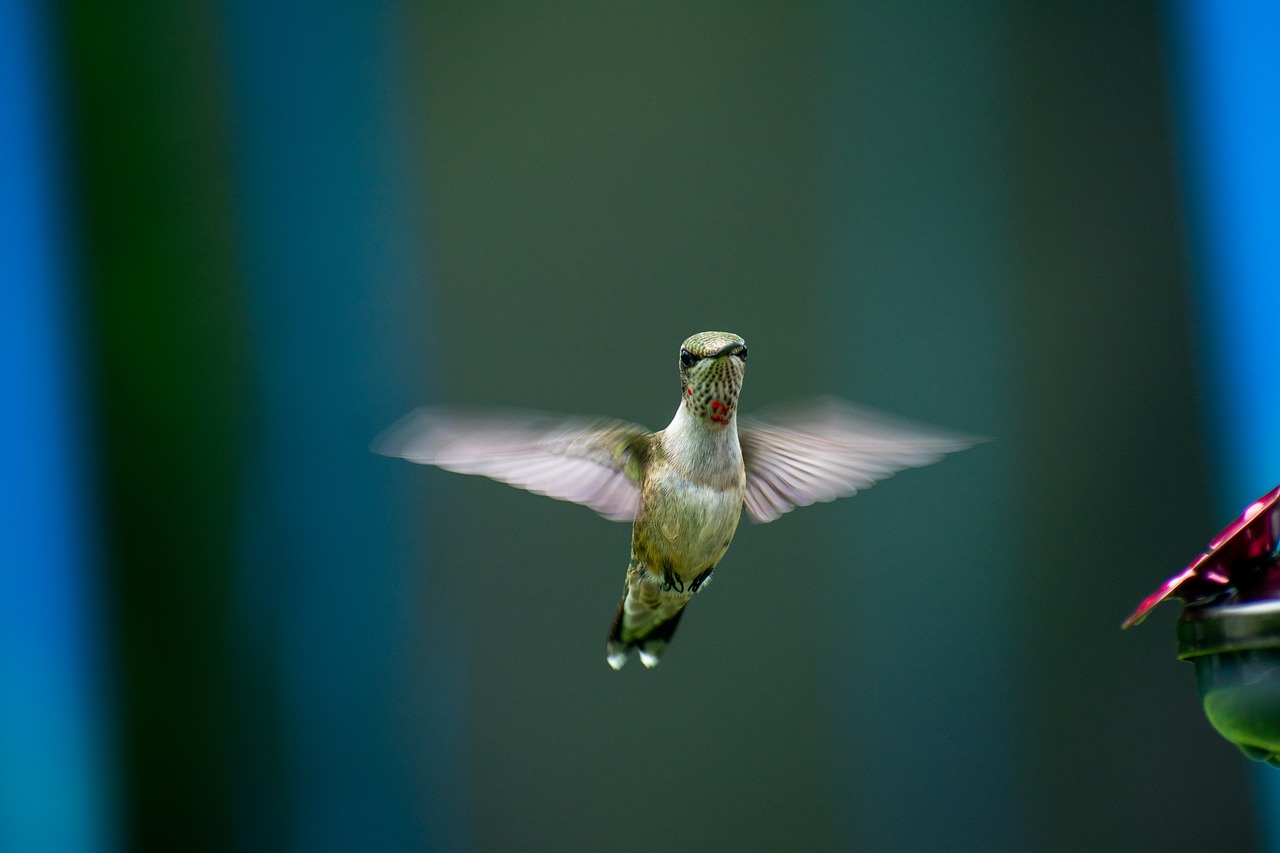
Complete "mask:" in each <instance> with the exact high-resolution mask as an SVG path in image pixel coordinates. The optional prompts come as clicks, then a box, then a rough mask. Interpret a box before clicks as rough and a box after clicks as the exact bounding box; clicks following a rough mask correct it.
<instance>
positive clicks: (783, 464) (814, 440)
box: [738, 398, 982, 521]
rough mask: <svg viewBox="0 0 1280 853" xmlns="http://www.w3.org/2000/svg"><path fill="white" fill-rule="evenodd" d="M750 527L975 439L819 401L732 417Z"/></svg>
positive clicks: (852, 490)
mask: <svg viewBox="0 0 1280 853" xmlns="http://www.w3.org/2000/svg"><path fill="white" fill-rule="evenodd" d="M738 439H739V441H740V442H741V444H742V457H743V461H744V462H745V463H746V467H747V490H746V495H745V496H744V498H743V503H744V505H745V506H746V509H747V513H748V514H749V515H750V516H751V519H752V520H753V521H773V520H774V519H775V518H778V517H779V516H781V515H782V514H783V513H786V512H790V511H791V510H793V509H795V508H796V507H798V506H808V505H809V504H812V503H819V502H822V501H830V500H835V499H836V498H839V497H846V496H848V495H852V494H854V493H855V492H857V491H858V490H859V489H865V488H867V487H868V486H870V485H871V484H872V483H874V482H876V481H877V480H883V479H884V478H885V477H888V476H889V475H891V474H893V473H894V472H896V471H901V470H903V469H904V468H918V467H920V466H922V465H928V464H930V463H932V462H937V461H938V460H939V459H941V458H942V456H943V455H944V454H946V453H952V452H954V451H957V450H964V449H965V448H966V447H970V446H971V445H973V444H975V443H977V442H978V441H981V440H982V439H978V438H973V437H970V436H963V435H957V434H954V433H951V434H949V433H944V432H940V431H935V430H932V429H930V428H929V427H924V426H919V425H917V424H913V423H910V422H908V421H901V420H896V419H892V418H889V417H887V416H885V415H881V414H879V413H877V412H872V411H870V410H868V409H860V408H857V407H855V406H851V405H849V404H847V403H843V402H841V401H839V400H834V399H830V398H824V399H820V400H816V401H814V402H811V403H808V404H803V405H801V406H797V407H788V408H785V409H779V410H776V412H775V413H772V414H770V413H766V414H764V415H762V416H761V417H759V418H747V417H740V418H739V429H738Z"/></svg>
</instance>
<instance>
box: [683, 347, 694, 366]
mask: <svg viewBox="0 0 1280 853" xmlns="http://www.w3.org/2000/svg"><path fill="white" fill-rule="evenodd" d="M695 361H698V356H696V355H694V354H693V353H691V352H689V351H688V350H687V349H682V350H680V364H681V365H683V366H685V367H692V366H693V363H694V362H695Z"/></svg>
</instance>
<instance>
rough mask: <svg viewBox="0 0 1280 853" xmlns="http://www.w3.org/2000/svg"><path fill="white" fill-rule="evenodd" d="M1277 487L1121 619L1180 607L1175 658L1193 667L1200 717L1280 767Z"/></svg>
mask: <svg viewBox="0 0 1280 853" xmlns="http://www.w3.org/2000/svg"><path fill="white" fill-rule="evenodd" d="M1278 549H1280V486H1277V487H1276V488H1274V489H1272V490H1271V491H1270V492H1268V493H1267V494H1265V495H1263V496H1262V497H1260V498H1258V499H1257V500H1256V501H1254V502H1253V503H1251V504H1250V505H1249V506H1248V508H1246V509H1245V511H1244V512H1243V513H1242V514H1241V515H1240V517H1239V518H1237V519H1236V520H1235V521H1233V522H1232V523H1231V524H1230V525H1229V526H1228V527H1227V529H1226V530H1223V531H1222V532H1221V533H1219V534H1218V536H1217V537H1216V538H1215V539H1214V540H1213V541H1212V542H1210V543H1209V550H1208V551H1207V552H1205V553H1204V554H1201V555H1200V557H1199V558H1198V559H1197V560H1196V561H1195V562H1193V563H1192V564H1191V565H1189V566H1187V567H1186V568H1185V569H1183V570H1182V571H1181V572H1180V573H1178V574H1177V575H1174V576H1173V577H1172V578H1170V579H1169V580H1168V581H1166V582H1165V583H1164V585H1163V586H1161V587H1160V588H1159V589H1158V590H1156V591H1155V592H1154V593H1152V594H1151V595H1150V596H1148V597H1147V599H1146V600H1145V601H1143V602H1142V604H1140V605H1139V606H1138V609H1137V610H1135V611H1134V613H1133V615H1132V616H1130V617H1129V618H1128V619H1126V620H1125V621H1124V625H1123V627H1125V628H1128V627H1130V626H1131V625H1136V624H1138V623H1139V622H1141V621H1142V620H1143V619H1144V618H1146V615H1147V613H1148V611H1150V610H1151V609H1152V608H1153V607H1155V606H1156V605H1157V604H1159V603H1160V602H1162V601H1164V600H1165V599H1166V598H1178V599H1181V600H1182V602H1183V608H1182V614H1181V615H1180V616H1179V617H1178V623H1177V631H1178V657H1179V659H1181V660H1184V661H1188V662H1189V663H1191V664H1192V665H1194V666H1195V672H1196V686H1197V688H1198V689H1199V691H1200V698H1201V700H1202V701H1203V703H1204V713H1205V716H1206V717H1208V718H1209V722H1210V723H1212V724H1213V727H1214V728H1215V729H1217V730H1218V733H1219V734H1221V735H1222V736H1223V737H1225V738H1226V739H1227V740H1229V741H1231V742H1232V743H1234V744H1235V745H1236V746H1238V747H1239V748H1240V751H1241V752H1243V753H1244V754H1245V755H1247V756H1248V757H1249V758H1252V759H1254V760H1256V761H1265V762H1267V763H1268V764H1271V765H1272V766H1276V767H1280V550H1278Z"/></svg>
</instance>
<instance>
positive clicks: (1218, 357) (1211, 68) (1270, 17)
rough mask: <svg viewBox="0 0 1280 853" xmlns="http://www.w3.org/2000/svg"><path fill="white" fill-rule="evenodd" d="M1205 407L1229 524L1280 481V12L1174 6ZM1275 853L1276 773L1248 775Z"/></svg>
mask: <svg viewBox="0 0 1280 853" xmlns="http://www.w3.org/2000/svg"><path fill="white" fill-rule="evenodd" d="M1174 10H1175V15H1174V33H1173V37H1174V41H1175V44H1176V48H1177V49H1176V55H1177V57H1178V59H1179V60H1180V65H1179V75H1178V76H1179V80H1178V82H1179V84H1180V86H1181V95H1182V97H1181V106H1182V125H1183V139H1184V146H1183V147H1184V149H1185V150H1186V152H1187V154H1188V157H1187V163H1186V167H1187V169H1186V172H1187V183H1188V189H1189V192H1188V197H1189V199H1190V202H1191V211H1192V213H1191V225H1192V230H1193V245H1194V247H1195V252H1196V260H1197V268H1198V272H1199V288H1198V294H1197V296H1198V299H1199V301H1200V304H1201V308H1202V312H1201V313H1202V320H1203V330H1202V334H1203V336H1204V340H1205V349H1206V360H1207V361H1208V363H1209V366H1210V369H1209V371H1208V376H1207V380H1208V384H1209V388H1208V394H1207V402H1208V404H1209V405H1210V407H1211V411H1212V420H1213V426H1214V427H1215V428H1216V429H1215V433H1216V440H1217V448H1216V455H1215V458H1216V460H1217V471H1218V481H1219V484H1220V489H1221V495H1220V501H1219V506H1220V512H1221V515H1222V517H1223V518H1224V519H1227V518H1230V517H1232V516H1233V515H1235V514H1236V513H1238V512H1239V511H1240V508H1241V507H1243V506H1245V505H1246V504H1248V503H1249V501H1251V500H1253V499H1254V498H1256V497H1257V496H1258V495H1261V494H1263V493H1264V492H1266V491H1267V490H1269V489H1271V488H1272V487H1274V486H1275V485H1276V483H1278V482H1280V393H1278V392H1277V382H1276V378H1277V375H1278V370H1277V365H1278V364H1280V357H1278V356H1277V343H1280V5H1277V4H1275V3H1272V2H1269V0H1248V1H1247V2H1229V3H1222V2H1216V0H1180V2H1177V3H1175V5H1174ZM1255 773H1256V780H1257V783H1258V791H1259V797H1258V803H1259V807H1260V812H1261V814H1260V819H1261V824H1262V835H1263V840H1264V844H1265V846H1266V847H1267V849H1270V850H1273V851H1280V774H1278V773H1277V772H1276V771H1275V770H1274V769H1272V768H1269V767H1266V766H1264V765H1259V766H1258V768H1257V769H1256V770H1255Z"/></svg>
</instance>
